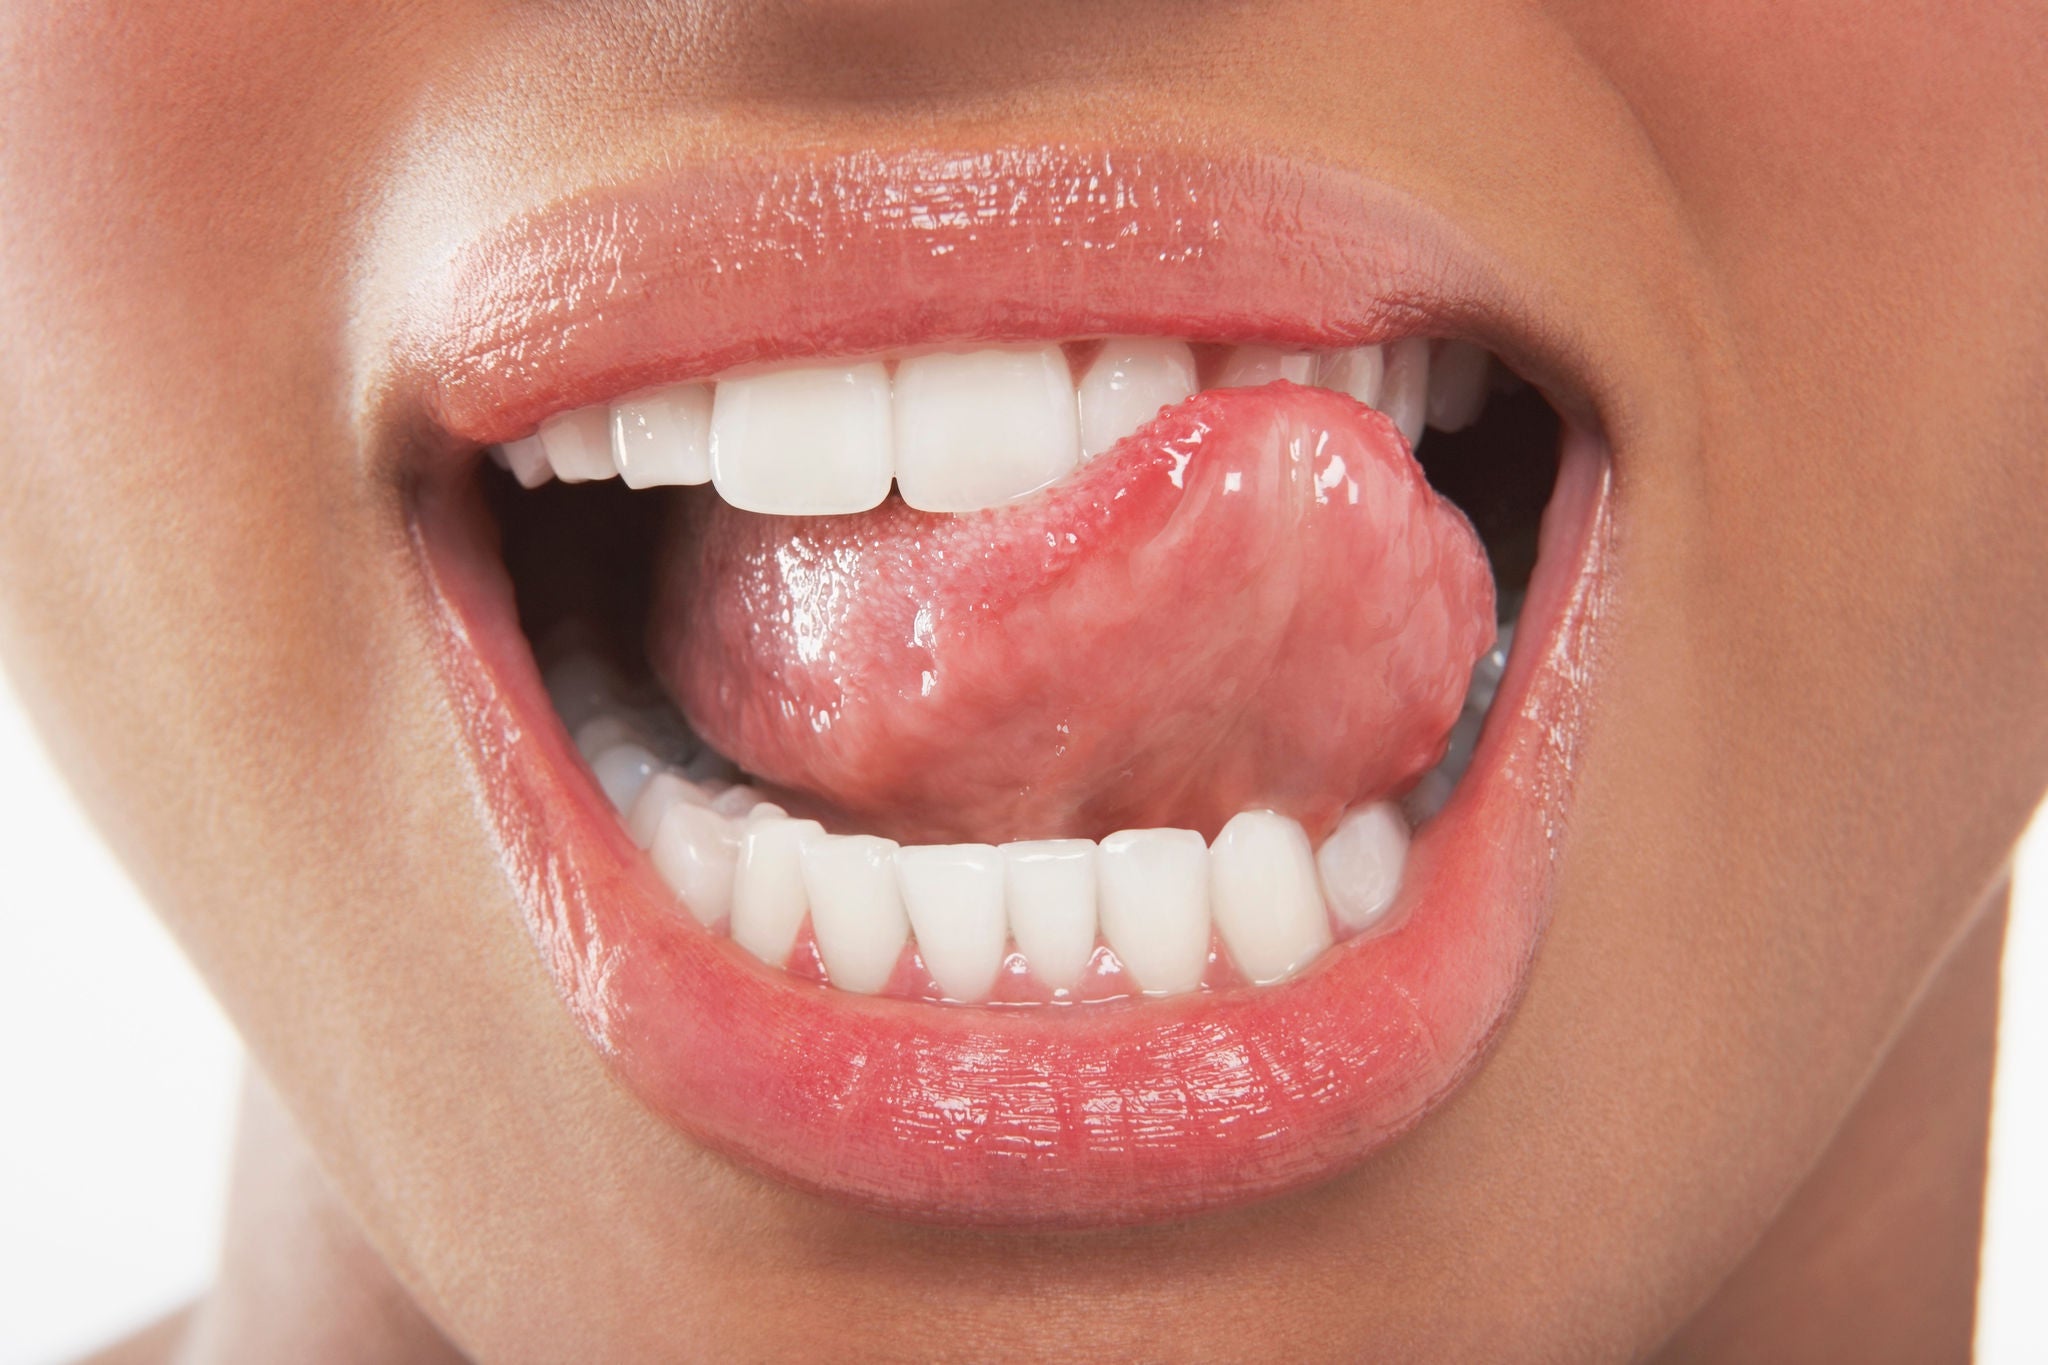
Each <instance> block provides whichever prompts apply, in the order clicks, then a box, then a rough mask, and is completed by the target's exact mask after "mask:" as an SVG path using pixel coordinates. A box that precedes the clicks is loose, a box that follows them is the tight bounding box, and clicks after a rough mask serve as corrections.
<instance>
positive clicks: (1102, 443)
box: [1080, 337, 1195, 460]
mask: <svg viewBox="0 0 2048 1365" xmlns="http://www.w3.org/2000/svg"><path fill="white" fill-rule="evenodd" d="M1194 392H1195V353H1194V352H1193V351H1191V350H1189V349H1188V347H1187V343H1185V342H1180V341H1163V340H1156V339H1153V338H1150V337H1111V338H1110V339H1109V340H1108V341H1105V342H1103V343H1102V350H1101V351H1100V352H1098V353H1097V354H1096V357H1095V359H1094V360H1093V361H1091V362H1090V363H1089V365H1088V372H1087V373H1086V374H1084V375H1082V376H1081V385H1080V406H1081V458H1083V459H1086V460H1092V459H1094V458H1095V457H1096V456H1097V455H1100V454H1101V453H1102V452H1103V451H1105V450H1108V449H1109V448H1110V447H1111V446H1113V445H1115V444H1116V443H1117V442H1118V441H1121V440H1122V439H1123V438H1124V437H1126V436H1128V435H1130V434H1131V433H1132V432H1134V431H1136V430H1137V429H1138V428H1139V427H1142V426H1144V425H1145V423H1147V422H1149V421H1151V420H1152V419H1153V418H1154V417H1157V416H1158V415H1159V410H1160V409H1161V408H1163V407H1169V406H1171V405H1172V404H1175V403H1178V402H1180V401H1182V400H1183V399H1185V398H1188V397H1189V396H1191V395H1192V394H1193V393H1194Z"/></svg>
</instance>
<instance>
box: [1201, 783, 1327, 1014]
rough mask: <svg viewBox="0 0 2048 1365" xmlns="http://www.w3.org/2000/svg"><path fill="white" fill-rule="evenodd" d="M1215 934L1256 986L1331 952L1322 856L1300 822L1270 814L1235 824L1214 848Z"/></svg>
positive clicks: (1236, 819)
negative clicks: (1319, 866) (1320, 878)
mask: <svg viewBox="0 0 2048 1365" xmlns="http://www.w3.org/2000/svg"><path fill="white" fill-rule="evenodd" d="M1209 908H1210V911H1211V913H1213V914H1214V915H1215V917H1216V932H1217V933H1218V934H1219V935H1221V936H1222V939H1223V946H1224V947H1225V948H1227V949H1229V950H1230V956H1231V960H1232V961H1234V962H1236V963H1237V966H1238V970H1240V971H1242V972H1243V973H1244V974H1245V975H1246V976H1247V977H1249V978H1250V979H1251V981H1252V982H1253V983H1254V984H1256V985H1260V986H1264V985H1268V984H1270V983H1272V982H1275V981H1284V980H1286V979H1287V978H1288V977H1290V976H1293V975H1294V974H1295V973H1296V972H1298V971H1300V970H1301V969H1302V968H1303V967H1306V966H1307V965H1308V964H1309V963H1310V962H1312V961H1314V960H1315V958H1316V956H1317V955H1318V954H1320V953H1321V952H1322V951H1323V949H1325V948H1327V947H1329V946H1330V922H1329V918H1328V917H1327V916H1326V915H1325V914H1324V913H1323V892H1322V888H1321V887H1320V886H1319V885H1317V883H1316V855H1315V852H1314V850H1312V849H1311V848H1310V847H1309V843H1308V835H1306V834H1304V833H1303V832H1302V828H1301V825H1300V823H1299V822H1297V821H1294V820H1290V819H1288V818H1287V817H1286V816H1284V815H1280V814H1276V813H1275V812H1273V811H1269V810H1248V811H1244V812H1242V813H1241V814H1238V815H1234V816H1232V817H1231V819H1230V822H1229V823H1228V824H1226V825H1225V826H1224V827H1223V829H1222V831H1221V832H1220V833H1218V834H1217V836H1216V842H1215V844H1213V845H1212V846H1211V847H1210V849H1209Z"/></svg>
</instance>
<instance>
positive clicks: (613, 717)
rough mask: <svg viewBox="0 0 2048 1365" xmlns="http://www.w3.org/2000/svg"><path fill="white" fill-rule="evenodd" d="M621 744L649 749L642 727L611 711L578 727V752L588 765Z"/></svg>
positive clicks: (598, 715) (600, 713) (599, 714)
mask: <svg viewBox="0 0 2048 1365" xmlns="http://www.w3.org/2000/svg"><path fill="white" fill-rule="evenodd" d="M619 744H638V745H640V747H641V748H643V749H644V748H647V747H649V746H648V745H647V743H646V736H644V735H642V734H641V733H640V727H639V726H637V725H635V724H633V722H632V721H630V720H627V719H626V718H625V717H624V716H621V715H618V714H616V713H615V712H612V711H610V710H605V711H600V712H599V713H598V714H597V715H594V716H592V717H591V718H590V719H589V720H586V721H584V722H583V723H582V724H581V725H579V726H577V727H576V752H577V753H579V754H582V755H583V759H584V761H585V762H586V763H588V762H593V761H595V760H596V758H597V756H598V755H599V754H601V753H603V752H604V751H605V750H606V749H609V748H612V747H613V746H614V745H619Z"/></svg>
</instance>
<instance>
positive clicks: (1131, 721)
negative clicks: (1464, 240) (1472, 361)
mask: <svg viewBox="0 0 2048 1365" xmlns="http://www.w3.org/2000/svg"><path fill="white" fill-rule="evenodd" d="M658 572H659V574H660V578H659V580H658V582H657V584H656V590H655V609H654V615H653V618H652V622H651V626H650V644H651V648H652V659H653V662H654V665H655V668H656V670H657V672H658V673H659V674H660V676H661V678H662V680H663V682H664V683H665V684H666V686H667V687H668V688H669V690H670V692H671V693H672V694H673V695H674V696H675V698H676V700H677V701H678V702H679V703H680V704H681V706H682V708H683V710H684V713H685V714H686V715H687V716H688V717H689V719H690V722H691V724H692V725H693V726H695V727H696V729H697V730H698V732H699V733H700V734H701V735H703V736H704V738H705V739H706V740H708V741H709V742H710V743H711V744H712V745H713V746H714V747H715V748H717V749H718V750H719V751H720V752H722V753H724V754H725V755H727V756H728V757H730V758H731V759H733V760H734V761H735V762H736V763H738V764H739V765H740V766H741V767H743V768H745V769H746V770H747V771H748V772H750V773H753V774H756V775H757V776H758V777H759V778H760V779H762V780H763V782H764V784H766V785H768V786H770V788H771V789H773V788H775V787H780V788H783V789H786V790H787V792H788V793H789V798H790V799H789V800H788V801H787V802H785V804H791V805H792V807H793V808H794V807H795V806H798V805H801V806H806V807H808V808H809V809H810V810H811V811H812V813H816V814H819V815H820V816H821V817H822V818H824V819H825V821H826V824H827V825H828V827H839V828H843V829H847V830H861V831H871V832H875V833H882V834H889V835H892V836H894V837H897V838H899V839H903V840H906V841H917V842H926V843H931V842H944V841H950V840H985V841H990V842H1000V841H1003V840H1008V839H1024V838H1049V837H1058V836H1078V837H1084V838H1099V837H1101V836H1102V835H1104V834H1107V833H1109V832H1111V831H1113V830H1116V829H1121V828H1130V827H1143V826H1181V827H1184V828H1191V829H1198V830H1201V831H1202V832H1203V833H1204V834H1206V835H1211V836H1213V835H1214V834H1215V832H1216V831H1217V829H1218V828H1220V827H1221V826H1222V824H1223V823H1224V821H1226V820H1228V819H1229V818H1230V817H1231V816H1232V815H1234V814H1235V813H1237V812H1238V811H1239V810H1242V809H1246V808H1248V807H1270V808H1272V809H1275V810H1279V811H1282V812H1284V813H1286V814H1289V815H1292V816H1295V817H1296V818H1297V819H1300V820H1301V821H1302V822H1303V823H1304V824H1305V825H1307V826H1308V827H1309V829H1310V832H1311V833H1312V834H1319V833H1320V832H1321V831H1323V830H1324V829H1326V828H1327V827H1328V826H1329V825H1330V824H1331V823H1333V822H1334V820H1335V819H1336V816H1337V815H1338V814H1339V813H1340V812H1341V811H1342V810H1343V808H1344V807H1345V806H1347V805H1349V804H1352V803H1354V802H1356V801H1360V800H1365V799H1369V798H1372V797H1376V796H1382V795H1391V794H1395V793H1398V792H1401V791H1403V790H1405V789H1406V788H1407V787H1408V786H1409V785H1410V784H1412V783H1413V782H1414V781H1415V779H1416V778H1417V777H1419V776H1420V775H1421V774H1422V773H1423V772H1425V771H1426V770H1427V769H1428V768H1429V767H1430V766H1431V765H1432V764H1434V763H1435V762H1436V760H1437V759H1438V757H1439V756H1440V755H1441V754H1442V751H1443V747H1444V741H1445V737H1446V735H1447V734H1448V733H1449V731H1450V727H1451V723H1452V721H1453V720H1455V719H1456V717H1457V714H1458V708H1459V705H1460V703H1461V701H1462V699H1463V697H1464V692H1465V685H1466V680H1467V677H1468V675H1469V673H1470V670H1471V667H1472V664H1473V663H1474V661H1476V660H1477V659H1478V658H1479V656H1480V655H1481V654H1482V653H1483V652H1484V651H1485V650H1486V649H1488V648H1489V647H1491V644H1492V641H1493V635H1494V612H1493V580H1492V577H1491V575H1490V573H1489V571H1488V569H1487V563H1486V556H1485V552H1484V550H1483V549H1482V548H1481V546H1480V543H1479V540H1478V537H1477V536H1476V535H1475V534H1474V533H1473V530H1472V527H1471V525H1470V523H1468V522H1467V521H1466V520H1465V518H1464V516H1463V514H1462V513H1460V512H1459V511H1458V510H1457V509H1456V508H1455V507H1453V506H1452V505H1451V504H1450V503H1448V502H1446V501H1445V500H1443V499H1442V498H1440V497H1439V496H1437V494H1436V493H1435V492H1434V491H1433V490H1431V489H1430V488H1429V486H1428V485H1427V484H1426V483H1425V482H1424V481H1423V477H1422V473H1421V470H1420V469H1419V468H1418V467H1417V466H1416V464H1415V461H1414V459H1413V458H1412V457H1411V456H1410V454H1409V453H1408V450H1407V447H1406V445H1405V443H1404V442H1403V441H1402V439H1401V437H1400V435H1399V434H1398V433H1397V432H1396V431H1395V429H1394V426H1393V424H1392V423H1391V422H1389V421H1388V420H1387V419H1386V418H1385V417H1383V416H1381V415H1380V414H1379V413H1377V412H1374V411H1372V410H1371V409H1369V408H1366V407H1363V406H1362V405H1360V404H1358V403H1356V402H1354V401H1353V400H1351V399H1350V398H1347V397H1345V396H1343V395H1341V394H1336V393H1332V392H1329V391H1327V390H1322V389H1311V388H1303V387H1300V386H1297V385H1294V384H1289V383H1285V382H1280V383H1274V384H1269V385H1266V386H1264V387H1262V388H1257V389H1226V390H1219V391H1213V392H1208V393H1202V394H1198V395H1196V396H1195V397H1194V398H1191V399H1189V400H1188V401H1186V402H1184V403H1181V404H1178V405H1176V406H1174V407H1172V408H1169V409H1167V410H1165V411H1164V412H1162V413H1161V414H1160V416H1159V418H1158V419H1157V420H1155V421H1154V422H1153V423H1151V424H1150V425H1149V426H1147V427H1146V428H1144V429H1143V430H1141V431H1139V432H1138V433H1136V434H1135V435H1133V436H1131V437H1129V438H1127V439H1126V440H1124V441H1123V442H1122V443H1121V444H1120V445H1118V446H1117V447H1116V448H1115V449H1114V450H1112V451H1110V452H1108V453H1107V454H1105V455H1103V456H1101V457H1100V458H1099V459H1097V460H1095V461H1093V462H1092V463H1090V464H1088V465H1087V466H1085V467H1084V468H1082V469H1081V470H1079V471H1077V472H1076V473H1075V474H1073V475H1071V476H1069V477H1068V478H1067V479H1064V480H1062V481H1061V482H1060V483H1058V484H1056V485H1055V486H1053V487H1052V488H1050V489H1048V490H1046V491H1045V492H1044V493H1041V494H1039V495H1037V496H1035V497H1033V498H1031V499H1028V500H1026V501H1024V502H1022V503H1019V504H1016V505H1013V506H1011V507H1007V508H1003V509H1000V510H996V511H989V512H981V513H974V514H969V515H965V516H941V515H933V514H929V513H923V512H917V511H914V510H912V509H911V508H909V507H906V506H904V505H903V504H902V503H901V502H899V501H896V500H893V499H892V500H891V501H890V502H888V503H886V504H884V505H883V506H882V507H880V508H878V509H877V510H875V511H873V512H867V513H863V514H861V515H858V516H848V517H806V518H786V517H763V516H756V515H752V514H749V513H745V512H739V511H736V510H734V509H732V508H730V507H728V506H726V505H724V504H723V503H720V502H719V501H718V500H717V499H715V498H713V497H711V496H710V495H709V493H708V491H707V492H706V493H704V494H701V495H697V496H692V497H688V498H685V499H682V500H679V502H678V504H677V512H676V514H675V516H674V517H673V518H672V520H671V523H670V525H669V526H668V528H667V530H666V531H665V533H664V543H663V548H662V553H661V556H660V564H659V569H658Z"/></svg>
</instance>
